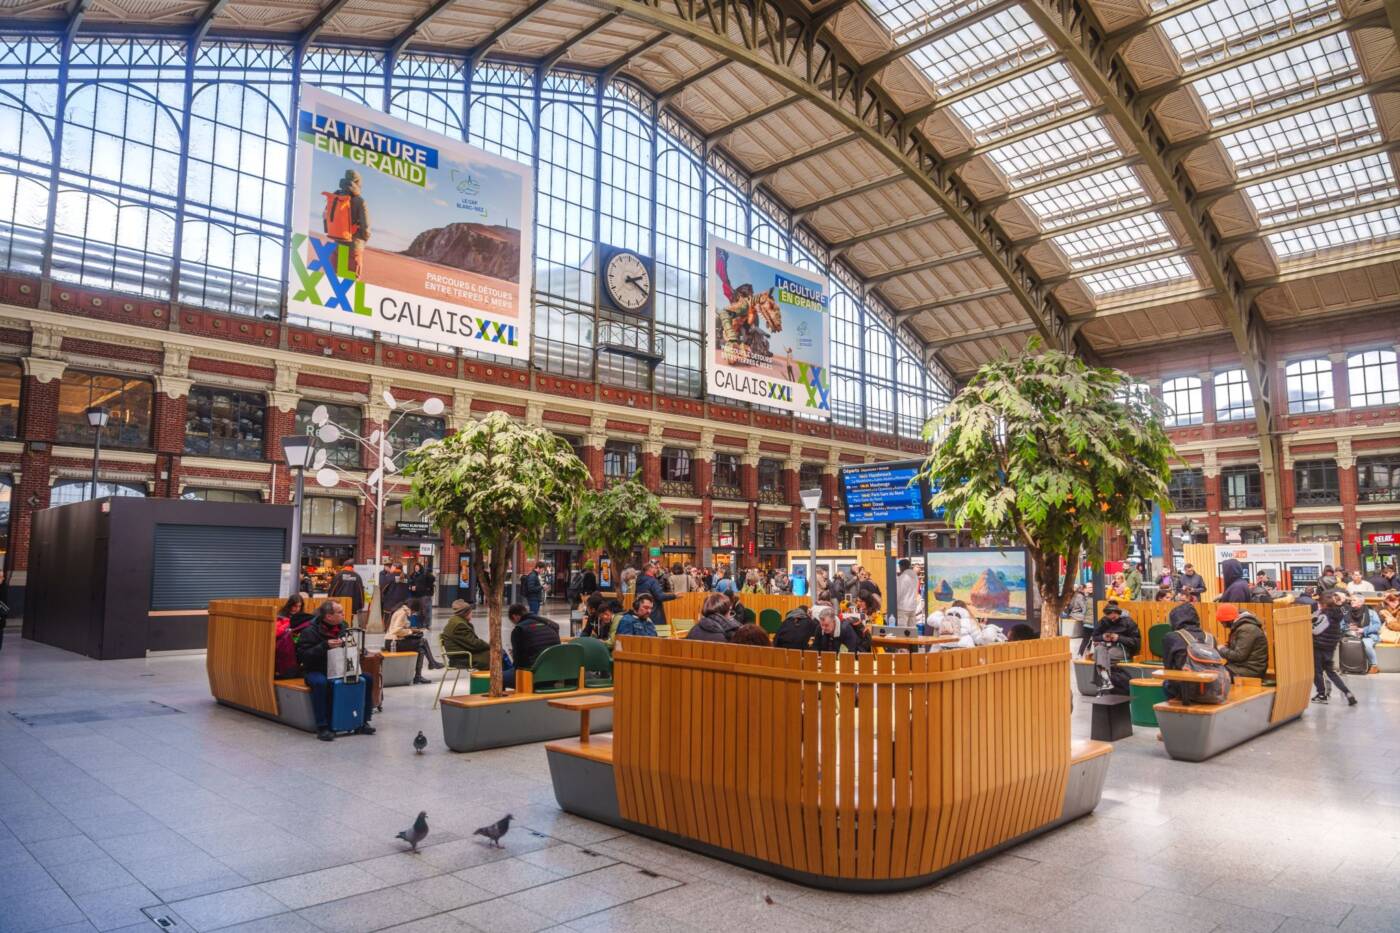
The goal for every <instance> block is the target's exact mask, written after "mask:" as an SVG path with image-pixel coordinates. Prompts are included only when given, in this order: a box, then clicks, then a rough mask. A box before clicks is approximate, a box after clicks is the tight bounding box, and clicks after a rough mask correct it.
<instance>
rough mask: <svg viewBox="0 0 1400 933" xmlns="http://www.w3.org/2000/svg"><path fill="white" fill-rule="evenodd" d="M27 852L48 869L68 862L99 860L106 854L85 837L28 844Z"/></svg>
mask: <svg viewBox="0 0 1400 933" xmlns="http://www.w3.org/2000/svg"><path fill="white" fill-rule="evenodd" d="M28 846H29V852H30V854H31V855H33V856H34V860H35V861H36V862H38V863H39V864H40V865H43V866H45V867H49V866H52V865H63V864H66V863H68V862H85V861H88V860H90V859H95V858H101V857H102V856H103V855H105V854H106V853H105V852H103V851H102V850H101V849H100V848H98V846H97V843H95V842H93V841H92V840H91V839H89V838H88V837H87V836H59V837H58V838H56V839H41V840H39V841H38V842H31V843H29V844H28Z"/></svg>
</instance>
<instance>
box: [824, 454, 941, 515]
mask: <svg viewBox="0 0 1400 933" xmlns="http://www.w3.org/2000/svg"><path fill="white" fill-rule="evenodd" d="M919 466H920V464H919V462H918V461H915V460H911V461H909V462H907V463H872V464H869V465H868V466H854V467H843V468H842V469H841V491H842V494H843V496H844V498H845V500H846V520H847V521H848V522H852V523H854V524H858V525H884V524H888V523H891V522H921V521H923V520H924V502H925V499H926V498H927V496H926V494H925V492H924V485H923V483H920V482H917V481H914V482H911V481H912V480H914V477H915V476H917V475H918V473H919Z"/></svg>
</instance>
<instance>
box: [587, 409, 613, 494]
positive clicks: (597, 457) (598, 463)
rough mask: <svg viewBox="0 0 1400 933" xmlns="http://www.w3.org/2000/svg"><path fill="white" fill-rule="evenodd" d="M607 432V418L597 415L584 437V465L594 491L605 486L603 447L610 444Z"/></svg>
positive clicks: (589, 424) (591, 421)
mask: <svg viewBox="0 0 1400 933" xmlns="http://www.w3.org/2000/svg"><path fill="white" fill-rule="evenodd" d="M607 430H608V420H607V416H606V415H602V414H595V415H594V416H593V418H592V419H591V420H590V421H589V423H588V433H587V434H585V435H584V436H583V465H584V466H586V467H588V473H589V475H590V476H591V477H592V480H593V488H594V489H602V488H603V486H604V476H603V447H604V445H606V444H607V442H608V435H607Z"/></svg>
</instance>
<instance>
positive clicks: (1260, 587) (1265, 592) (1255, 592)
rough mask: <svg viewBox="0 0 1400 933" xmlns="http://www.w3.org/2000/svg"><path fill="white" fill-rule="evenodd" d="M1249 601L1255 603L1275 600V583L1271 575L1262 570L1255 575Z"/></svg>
mask: <svg viewBox="0 0 1400 933" xmlns="http://www.w3.org/2000/svg"><path fill="white" fill-rule="evenodd" d="M1249 601H1250V602H1254V603H1271V602H1273V601H1274V584H1273V582H1272V581H1271V580H1270V579H1269V575H1268V574H1266V573H1265V572H1264V571H1262V570H1261V571H1259V572H1258V573H1256V574H1255V575H1254V585H1253V586H1252V587H1250V588H1249Z"/></svg>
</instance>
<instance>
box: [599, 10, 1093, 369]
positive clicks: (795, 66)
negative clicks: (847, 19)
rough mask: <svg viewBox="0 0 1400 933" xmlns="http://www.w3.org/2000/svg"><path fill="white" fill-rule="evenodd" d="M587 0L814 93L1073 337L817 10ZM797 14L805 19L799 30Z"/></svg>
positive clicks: (1052, 329)
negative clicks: (695, 10)
mask: <svg viewBox="0 0 1400 933" xmlns="http://www.w3.org/2000/svg"><path fill="white" fill-rule="evenodd" d="M585 2H587V3H588V4H589V5H591V6H594V7H596V8H598V9H600V10H604V11H608V12H613V11H616V12H620V13H622V14H623V15H624V16H627V17H629V18H631V19H634V20H637V21H639V22H643V23H646V24H648V25H650V26H653V27H655V28H658V29H664V30H666V31H668V32H670V33H671V34H672V35H676V36H679V37H683V38H685V39H688V40H690V41H692V42H695V43H696V44H698V45H701V46H703V47H705V48H707V49H710V50H711V51H713V52H715V53H717V54H719V55H723V56H724V57H725V59H726V60H728V61H731V62H734V63H737V64H740V65H743V66H744V67H746V68H748V69H750V70H752V71H755V72H757V73H758V74H760V75H762V76H763V77H765V78H767V79H768V80H769V81H771V82H773V83H774V84H777V85H778V86H779V87H781V88H783V89H784V90H785V91H787V92H788V93H790V94H796V95H799V96H801V97H802V98H804V99H806V100H808V101H810V102H811V103H812V104H814V105H815V106H816V107H818V108H819V109H821V110H822V111H823V112H824V113H825V114H826V115H827V116H829V117H831V118H832V119H833V120H835V121H836V122H837V123H839V124H840V125H841V126H842V127H843V128H844V129H845V130H846V131H847V133H848V134H849V135H850V136H851V137H852V138H854V139H860V140H861V141H863V142H865V143H866V144H868V145H869V146H871V147H872V148H873V149H874V150H875V151H876V152H878V153H879V154H880V155H881V156H882V157H883V158H885V159H887V160H888V161H889V162H891V163H892V164H893V165H895V166H896V167H897V168H899V169H900V171H902V172H903V173H904V174H905V175H906V176H907V177H908V178H910V179H911V180H913V181H914V182H915V183H916V184H918V185H919V187H920V188H921V189H923V191H924V192H925V193H927V194H928V195H929V197H931V198H933V200H934V202H935V203H937V204H938V205H939V207H940V208H941V209H942V210H943V212H944V214H945V215H946V216H947V217H948V219H950V220H951V221H952V222H953V223H956V224H957V226H958V227H959V229H961V230H962V232H963V234H964V235H965V236H967V237H968V238H969V240H971V242H972V243H973V244H974V245H975V246H977V247H978V249H979V250H980V251H981V253H982V255H983V256H985V257H986V259H987V261H988V262H989V263H990V265H991V266H992V268H993V270H994V271H995V272H996V274H997V275H998V277H1000V278H1001V279H1002V280H1003V281H1004V282H1005V283H1006V285H1007V288H1008V290H1009V293H1010V294H1011V295H1012V296H1013V297H1014V299H1015V300H1016V302H1017V303H1018V304H1019V305H1021V307H1022V309H1023V310H1024V311H1025V313H1026V315H1027V316H1028V317H1029V319H1030V320H1031V322H1032V323H1033V324H1034V325H1035V328H1036V330H1038V331H1039V332H1040V333H1041V335H1042V336H1043V337H1044V338H1045V340H1046V342H1047V343H1048V344H1049V345H1050V346H1052V347H1058V348H1061V349H1066V350H1068V349H1071V348H1072V347H1073V336H1072V334H1071V331H1070V329H1069V325H1068V323H1067V321H1066V319H1065V315H1064V314H1063V312H1062V311H1061V309H1060V308H1059V307H1058V305H1057V303H1056V302H1055V300H1054V297H1053V295H1052V294H1051V292H1050V290H1049V289H1048V288H1046V287H1045V285H1044V283H1043V282H1041V281H1040V279H1039V278H1038V277H1037V276H1036V275H1035V273H1034V272H1033V270H1032V269H1031V268H1030V266H1029V264H1028V263H1026V262H1025V261H1024V259H1022V257H1020V256H1019V255H1017V254H1015V253H1014V252H1013V251H1012V249H1011V238H1010V237H1009V236H1007V235H1006V234H1005V232H1004V231H1002V230H1001V228H1000V227H999V225H998V224H997V223H996V221H995V220H994V219H993V218H992V216H991V214H990V213H989V212H988V211H987V210H985V209H984V208H983V207H982V205H981V204H980V203H979V202H978V200H977V198H976V197H975V196H974V195H973V194H972V192H971V190H970V189H969V188H967V186H966V185H964V184H963V182H962V180H961V179H959V178H958V177H957V176H956V175H955V174H954V173H953V172H952V171H951V170H950V169H949V167H948V164H947V160H946V159H944V158H943V157H942V156H941V155H940V154H939V153H938V151H937V150H936V149H935V148H934V147H933V146H932V145H931V144H930V143H929V142H927V141H926V140H925V139H924V138H923V137H922V136H921V135H920V134H918V133H917V132H916V131H914V130H912V129H911V128H910V127H909V126H908V125H907V115H906V114H905V112H904V111H903V110H902V109H901V108H900V107H899V106H898V105H897V104H896V103H895V102H894V100H893V99H892V98H891V97H890V96H889V95H888V94H886V93H885V91H884V89H883V88H882V87H880V85H879V84H877V83H876V82H874V81H869V80H863V79H862V78H861V75H862V71H863V66H862V64H861V62H860V61H859V59H857V58H856V57H855V56H854V55H853V54H851V52H850V51H848V50H847V49H846V48H845V46H844V45H843V44H842V43H841V42H839V41H838V40H837V39H836V38H835V37H833V36H832V35H830V34H829V33H827V32H825V31H824V30H822V29H819V28H818V29H813V28H812V27H811V25H810V23H811V13H810V11H808V10H807V9H806V8H805V7H804V6H803V5H802V4H801V3H800V2H797V0H715V2H713V3H711V4H710V5H709V9H708V11H707V15H706V16H705V17H704V18H703V19H702V18H700V17H699V16H695V15H693V14H690V13H689V8H688V7H687V6H686V5H685V4H676V9H678V10H679V12H674V13H673V12H670V8H669V7H668V8H664V9H663V7H662V0H585ZM794 23H800V24H805V27H806V28H803V29H802V30H801V32H800V34H799V35H798V36H796V37H795V38H794V37H793V36H792V34H791V27H792V25H793V24H794ZM736 35H737V36H738V37H739V38H737V39H736V38H733V36H736ZM799 44H800V48H799V47H798V46H799ZM761 173H762V170H761V171H760V174H761Z"/></svg>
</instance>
